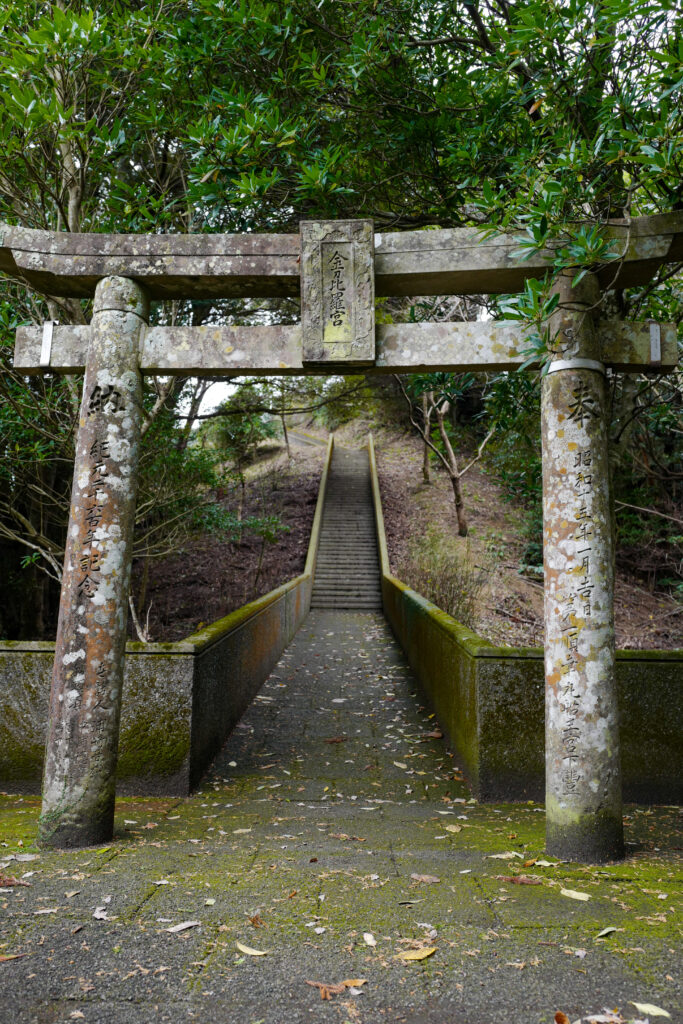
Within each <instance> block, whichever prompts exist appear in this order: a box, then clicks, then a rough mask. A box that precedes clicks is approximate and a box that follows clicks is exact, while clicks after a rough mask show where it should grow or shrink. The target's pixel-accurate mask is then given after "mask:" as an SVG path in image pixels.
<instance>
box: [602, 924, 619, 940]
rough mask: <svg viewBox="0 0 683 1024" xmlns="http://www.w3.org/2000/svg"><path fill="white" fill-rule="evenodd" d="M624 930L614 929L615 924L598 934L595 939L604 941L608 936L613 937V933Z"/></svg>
mask: <svg viewBox="0 0 683 1024" xmlns="http://www.w3.org/2000/svg"><path fill="white" fill-rule="evenodd" d="M623 930H624V929H623V928H619V929H617V928H615V927H614V925H613V924H610V925H608V926H607V928H603V929H602V931H601V932H598V934H597V935H596V936H595V938H596V939H604V938H605V936H606V935H611V934H612V932H616V931H623Z"/></svg>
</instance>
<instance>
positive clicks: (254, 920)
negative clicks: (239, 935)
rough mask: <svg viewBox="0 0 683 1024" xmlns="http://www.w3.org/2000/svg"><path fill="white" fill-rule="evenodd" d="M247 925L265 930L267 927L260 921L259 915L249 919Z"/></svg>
mask: <svg viewBox="0 0 683 1024" xmlns="http://www.w3.org/2000/svg"><path fill="white" fill-rule="evenodd" d="M249 924H251V925H253V926H254V928H267V927H268V925H267V924H266V923H265V922H264V921H263V920H262V919H261V915H260V914H254V916H253V917H250V918H249Z"/></svg>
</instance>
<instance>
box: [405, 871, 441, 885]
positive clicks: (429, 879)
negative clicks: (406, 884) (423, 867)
mask: <svg viewBox="0 0 683 1024" xmlns="http://www.w3.org/2000/svg"><path fill="white" fill-rule="evenodd" d="M410 877H411V878H412V879H413V881H414V882H425V883H426V884H427V885H433V884H435V883H436V882H440V881H441V879H440V878H437V877H436V875H415V874H413V875H411V876H410Z"/></svg>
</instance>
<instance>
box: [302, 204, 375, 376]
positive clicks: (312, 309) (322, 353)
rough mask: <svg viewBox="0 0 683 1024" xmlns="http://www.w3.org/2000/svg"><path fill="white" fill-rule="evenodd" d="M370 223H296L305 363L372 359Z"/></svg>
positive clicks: (372, 236)
mask: <svg viewBox="0 0 683 1024" xmlns="http://www.w3.org/2000/svg"><path fill="white" fill-rule="evenodd" d="M373 264H374V230H373V225H372V221H369V220H347V221H306V222H304V223H302V225H301V324H302V333H303V361H304V363H322V364H324V363H352V364H353V363H356V364H359V365H364V364H368V363H372V362H374V359H375V288H374V272H373Z"/></svg>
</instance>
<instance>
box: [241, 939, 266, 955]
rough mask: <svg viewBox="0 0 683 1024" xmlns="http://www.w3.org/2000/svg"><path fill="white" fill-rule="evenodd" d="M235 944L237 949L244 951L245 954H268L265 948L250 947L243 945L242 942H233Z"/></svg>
mask: <svg viewBox="0 0 683 1024" xmlns="http://www.w3.org/2000/svg"><path fill="white" fill-rule="evenodd" d="M235 945H236V946H237V948H238V949H239V951H240V953H246V955H247V956H268V950H267V949H252V947H251V946H245V945H244V944H243V943H242V942H238V941H236V942H235Z"/></svg>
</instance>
